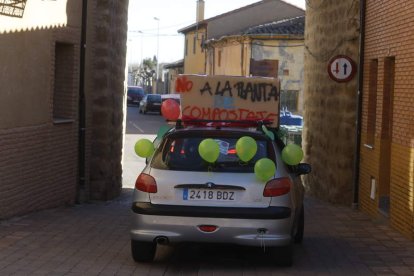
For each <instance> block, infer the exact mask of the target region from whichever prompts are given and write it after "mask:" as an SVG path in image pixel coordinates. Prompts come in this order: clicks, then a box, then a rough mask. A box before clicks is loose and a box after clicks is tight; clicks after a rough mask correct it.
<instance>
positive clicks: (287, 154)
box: [282, 144, 303, 166]
mask: <svg viewBox="0 0 414 276" xmlns="http://www.w3.org/2000/svg"><path fill="white" fill-rule="evenodd" d="M302 158H303V150H302V148H301V147H300V146H298V145H296V144H289V145H286V147H284V148H283V150H282V160H283V162H285V163H286V164H288V165H291V166H295V165H297V164H299V163H300V161H302Z"/></svg>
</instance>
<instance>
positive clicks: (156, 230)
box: [131, 126, 311, 265]
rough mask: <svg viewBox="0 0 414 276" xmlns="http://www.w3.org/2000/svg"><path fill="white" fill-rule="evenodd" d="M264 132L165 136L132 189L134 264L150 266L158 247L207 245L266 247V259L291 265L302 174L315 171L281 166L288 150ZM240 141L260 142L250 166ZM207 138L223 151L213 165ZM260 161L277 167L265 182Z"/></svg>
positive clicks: (188, 130) (222, 130) (181, 130)
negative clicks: (204, 144)
mask: <svg viewBox="0 0 414 276" xmlns="http://www.w3.org/2000/svg"><path fill="white" fill-rule="evenodd" d="M260 129H261V128H260V127H258V128H253V129H248V128H234V127H205V126H198V127H181V126H178V127H175V128H173V129H171V130H170V131H169V132H167V133H166V134H165V135H164V137H163V138H162V140H161V141H160V142H159V144H158V145H157V148H156V150H155V152H154V154H153V156H152V157H151V158H149V159H148V160H147V166H146V167H145V168H144V170H143V171H142V173H141V174H140V175H139V176H138V178H137V180H136V183H135V190H134V195H133V202H132V212H133V226H132V229H131V249H132V257H133V259H134V260H135V261H137V262H143V261H152V260H153V258H154V255H155V251H156V246H157V244H167V243H179V242H209V243H232V244H238V245H245V246H255V247H260V246H266V252H269V251H270V252H273V253H274V254H277V257H276V258H275V261H278V262H279V263H280V264H281V265H291V264H292V253H293V252H292V243H293V242H301V241H302V239H303V231H304V206H303V197H304V188H303V185H302V182H301V180H300V175H301V174H306V173H309V172H310V170H311V168H310V166H309V165H308V164H305V163H301V164H299V165H296V166H288V165H286V164H284V162H283V161H282V159H281V150H282V148H283V147H284V144H283V143H282V142H281V141H280V140H278V139H277V138H276V141H273V140H271V139H270V138H269V137H268V136H267V135H265V134H264V133H263V132H262V131H261V130H260ZM242 136H250V137H252V138H253V139H255V140H256V143H257V152H256V155H255V156H254V157H253V159H252V160H251V161H249V162H241V161H240V160H239V159H238V157H237V155H236V150H235V144H236V142H237V140H238V139H239V138H240V137H242ZM206 138H212V139H214V140H216V141H217V142H218V143H219V144H221V146H220V155H219V157H218V159H217V161H216V162H215V163H214V164H209V163H207V162H206V161H204V160H203V159H202V158H201V157H200V155H199V153H198V146H199V144H200V142H201V141H202V140H203V139H206ZM261 158H269V159H271V160H273V161H274V163H275V164H276V168H277V169H276V173H275V175H274V177H273V178H272V179H271V180H269V181H268V182H267V183H263V181H260V180H258V179H257V178H256V175H255V173H254V164H255V162H256V161H257V160H259V159H261ZM269 248H274V249H277V250H269Z"/></svg>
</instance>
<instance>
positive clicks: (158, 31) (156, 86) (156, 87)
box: [154, 17, 160, 93]
mask: <svg viewBox="0 0 414 276" xmlns="http://www.w3.org/2000/svg"><path fill="white" fill-rule="evenodd" d="M154 20H157V68H156V70H157V71H156V72H155V79H156V82H155V93H157V92H158V64H159V62H158V59H159V55H158V54H159V45H160V19H159V18H158V17H154Z"/></svg>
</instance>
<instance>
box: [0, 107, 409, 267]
mask: <svg viewBox="0 0 414 276" xmlns="http://www.w3.org/2000/svg"><path fill="white" fill-rule="evenodd" d="M163 123H164V120H163V118H162V116H160V115H158V114H147V115H142V114H138V108H136V107H128V118H127V135H126V143H125V147H124V178H125V181H124V189H123V192H122V195H121V196H120V197H119V198H117V199H116V200H113V201H109V202H90V203H88V204H82V205H76V206H69V207H62V208H56V209H51V210H45V211H40V212H35V213H31V214H28V215H25V216H22V217H15V218H12V219H10V220H6V221H1V222H0V275H413V274H414V242H412V241H409V240H408V239H406V238H404V237H403V236H401V235H400V234H398V233H397V232H396V231H395V230H393V229H391V228H390V227H388V226H387V225H386V224H385V223H384V222H378V221H372V220H371V219H370V218H369V217H368V216H367V215H365V214H363V213H361V212H359V211H356V210H352V209H351V208H348V207H344V206H334V205H331V204H328V203H325V202H322V201H319V200H316V199H313V198H310V197H307V198H306V201H305V206H306V209H305V210H306V211H305V213H306V219H305V238H304V241H303V244H301V245H295V248H294V250H295V253H294V265H293V266H292V267H290V268H283V267H278V266H276V265H275V264H274V262H273V261H272V259H271V258H269V257H268V256H265V255H264V254H263V251H265V250H266V248H262V249H260V248H258V249H254V248H246V247H238V246H231V245H210V244H182V245H178V246H159V247H158V251H157V254H156V259H155V261H154V262H153V263H141V264H138V263H135V262H134V261H133V260H132V258H131V255H130V238H129V225H130V211H129V210H130V200H131V196H132V189H133V185H134V181H135V177H136V175H137V174H138V173H139V171H140V170H141V169H142V167H143V166H144V164H145V162H144V161H143V160H140V158H139V157H137V156H135V153H134V150H133V145H134V143H135V142H136V140H137V139H140V138H143V137H148V138H154V137H155V134H156V132H157V129H158V128H159V126H160V125H162V124H163Z"/></svg>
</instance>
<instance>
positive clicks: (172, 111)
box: [161, 99, 180, 121]
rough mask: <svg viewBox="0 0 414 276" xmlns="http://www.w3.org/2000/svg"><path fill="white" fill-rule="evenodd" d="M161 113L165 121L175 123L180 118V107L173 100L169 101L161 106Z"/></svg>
mask: <svg viewBox="0 0 414 276" xmlns="http://www.w3.org/2000/svg"><path fill="white" fill-rule="evenodd" d="M161 113H162V116H164V118H165V119H167V120H170V121H175V120H177V119H178V118H180V105H179V104H178V103H177V102H176V101H174V100H173V99H167V100H165V101H164V102H163V103H162V104H161Z"/></svg>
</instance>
